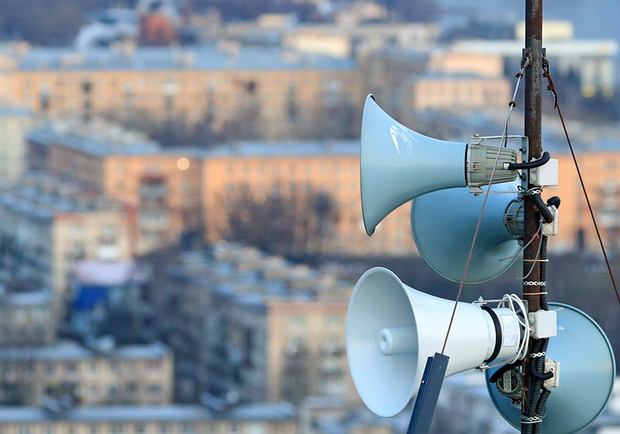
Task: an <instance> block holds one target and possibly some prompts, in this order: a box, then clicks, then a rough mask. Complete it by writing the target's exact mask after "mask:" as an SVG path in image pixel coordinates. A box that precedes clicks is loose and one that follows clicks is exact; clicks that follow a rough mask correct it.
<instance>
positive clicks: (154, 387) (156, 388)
mask: <svg viewBox="0 0 620 434" xmlns="http://www.w3.org/2000/svg"><path fill="white" fill-rule="evenodd" d="M147 392H148V393H149V395H158V394H160V393H161V386H160V385H159V384H149V387H148V388H147Z"/></svg>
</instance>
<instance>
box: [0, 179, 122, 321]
mask: <svg viewBox="0 0 620 434" xmlns="http://www.w3.org/2000/svg"><path fill="white" fill-rule="evenodd" d="M0 192H1V194H0V221H2V225H0V240H1V241H0V242H1V243H2V249H0V252H1V256H0V278H1V280H2V283H4V284H5V285H6V284H10V283H19V282H25V283H28V284H32V285H34V286H35V287H40V288H46V289H49V290H51V291H52V301H53V303H54V304H55V305H56V306H57V307H58V308H59V309H60V311H59V314H61V312H62V310H63V306H64V303H65V302H66V301H67V299H66V297H67V290H68V281H69V276H70V273H71V270H72V267H73V265H74V264H75V263H76V262H77V261H80V260H84V259H99V260H104V261H115V260H123V259H129V258H130V256H131V251H132V249H131V241H130V232H129V231H130V216H129V215H128V213H127V211H126V209H125V207H124V205H122V204H120V203H119V202H117V201H113V200H110V199H106V198H105V197H102V196H100V195H89V194H88V193H87V192H85V191H84V190H83V188H82V187H81V186H79V185H76V184H72V183H68V182H64V181H62V180H59V179H58V178H57V177H54V176H51V175H48V174H33V175H32V176H30V177H28V178H24V179H22V180H21V181H20V183H19V184H6V185H3V186H2V187H1V190H0Z"/></svg>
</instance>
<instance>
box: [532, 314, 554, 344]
mask: <svg viewBox="0 0 620 434" xmlns="http://www.w3.org/2000/svg"><path fill="white" fill-rule="evenodd" d="M528 318H529V320H530V325H531V326H532V337H533V338H534V339H544V338H552V337H554V336H555V335H557V334H558V320H557V313H556V311H555V310H539V311H537V312H530V313H529V315H528Z"/></svg>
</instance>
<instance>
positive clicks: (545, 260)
mask: <svg viewBox="0 0 620 434" xmlns="http://www.w3.org/2000/svg"><path fill="white" fill-rule="evenodd" d="M523 262H549V259H524V260H523Z"/></svg>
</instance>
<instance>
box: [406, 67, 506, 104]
mask: <svg viewBox="0 0 620 434" xmlns="http://www.w3.org/2000/svg"><path fill="white" fill-rule="evenodd" d="M511 87H512V85H511V82H510V81H509V80H508V79H507V78H505V77H502V76H499V77H489V76H475V75H458V74H456V75H451V74H426V75H419V76H414V77H411V78H410V80H409V81H408V84H407V86H406V87H405V95H406V96H405V100H404V102H403V110H404V112H406V113H413V112H417V111H421V110H444V111H449V112H456V113H459V112H460V113H462V112H463V110H478V111H494V110H498V109H502V108H505V107H507V106H508V103H509V102H510V101H511V99H512V94H511V93H512V89H511Z"/></svg>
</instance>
